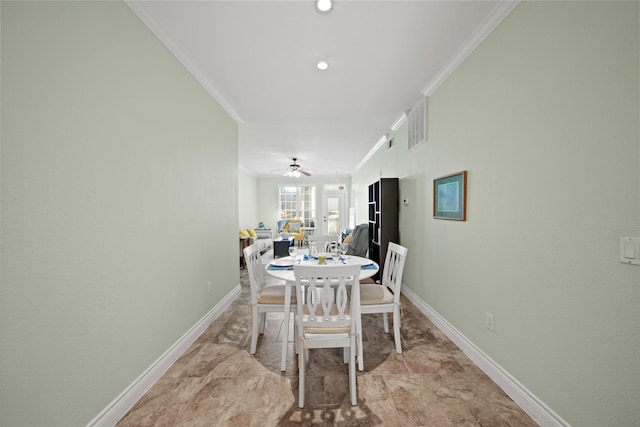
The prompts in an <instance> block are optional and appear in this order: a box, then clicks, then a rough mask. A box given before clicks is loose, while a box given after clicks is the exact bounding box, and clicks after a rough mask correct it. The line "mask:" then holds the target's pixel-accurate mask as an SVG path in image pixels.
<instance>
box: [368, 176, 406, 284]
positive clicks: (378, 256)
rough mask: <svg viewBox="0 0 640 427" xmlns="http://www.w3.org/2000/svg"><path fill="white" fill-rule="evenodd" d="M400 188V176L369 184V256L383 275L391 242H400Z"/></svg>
mask: <svg viewBox="0 0 640 427" xmlns="http://www.w3.org/2000/svg"><path fill="white" fill-rule="evenodd" d="M399 193H400V189H399V182H398V178H380V180H378V181H376V182H374V183H373V184H371V185H370V186H369V258H370V259H371V260H372V261H375V262H377V263H378V265H379V266H380V271H379V272H378V274H377V275H376V277H375V278H376V279H379V278H380V277H381V276H382V270H383V268H384V260H385V258H386V256H387V247H388V246H389V242H394V243H398V244H400V226H399V223H398V221H399V218H398V217H399V214H400V212H399V211H400V195H399Z"/></svg>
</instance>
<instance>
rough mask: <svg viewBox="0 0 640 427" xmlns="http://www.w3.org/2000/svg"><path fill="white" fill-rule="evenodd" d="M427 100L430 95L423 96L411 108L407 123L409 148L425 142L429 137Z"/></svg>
mask: <svg viewBox="0 0 640 427" xmlns="http://www.w3.org/2000/svg"><path fill="white" fill-rule="evenodd" d="M427 100H428V97H426V96H424V97H422V98H421V99H420V100H419V101H418V102H416V103H415V104H414V106H413V107H411V110H409V113H408V114H407V123H408V125H409V138H408V139H409V149H412V148H414V147H415V146H417V145H418V144H421V143H423V142H425V141H426V140H427V138H428V134H427Z"/></svg>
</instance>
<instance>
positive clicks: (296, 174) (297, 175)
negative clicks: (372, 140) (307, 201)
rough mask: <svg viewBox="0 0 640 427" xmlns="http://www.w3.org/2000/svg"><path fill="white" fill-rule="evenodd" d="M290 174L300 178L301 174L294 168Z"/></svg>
mask: <svg viewBox="0 0 640 427" xmlns="http://www.w3.org/2000/svg"><path fill="white" fill-rule="evenodd" d="M291 175H292V176H293V177H294V178H300V175H302V174H301V173H300V172H299V171H298V170H297V169H296V170H294V171H293V172H292V173H291Z"/></svg>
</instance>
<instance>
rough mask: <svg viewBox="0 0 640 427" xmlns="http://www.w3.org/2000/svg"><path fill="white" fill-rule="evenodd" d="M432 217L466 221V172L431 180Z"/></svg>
mask: <svg viewBox="0 0 640 427" xmlns="http://www.w3.org/2000/svg"><path fill="white" fill-rule="evenodd" d="M433 217H434V218H437V219H452V220H456V221H466V220H467V171H462V172H458V173H454V174H451V175H447V176H443V177H440V178H436V179H434V180H433Z"/></svg>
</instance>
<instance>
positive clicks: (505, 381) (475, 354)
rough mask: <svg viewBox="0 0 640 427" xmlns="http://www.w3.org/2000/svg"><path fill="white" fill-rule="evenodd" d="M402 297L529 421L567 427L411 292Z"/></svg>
mask: <svg viewBox="0 0 640 427" xmlns="http://www.w3.org/2000/svg"><path fill="white" fill-rule="evenodd" d="M402 294H403V295H404V296H406V297H407V299H408V300H409V301H411V302H412V303H413V304H414V305H415V306H416V307H417V308H418V309H419V310H420V311H421V312H422V314H424V315H425V316H427V318H429V320H431V322H433V324H434V325H435V326H436V327H437V328H438V329H440V330H441V331H442V332H443V333H444V334H445V335H446V336H447V337H448V338H449V339H450V340H451V341H453V343H454V344H455V345H457V346H458V347H459V348H460V350H462V351H463V352H464V353H465V354H466V355H467V356H469V358H470V359H471V360H472V361H473V363H475V364H476V365H477V366H478V367H479V368H480V369H481V370H482V371H483V372H484V373H485V374H487V375H488V376H489V378H491V379H492V380H493V381H494V382H495V383H496V384H497V385H498V386H499V387H500V388H501V389H502V390H503V391H504V392H505V393H507V395H509V397H511V399H513V401H514V402H516V403H517V404H518V405H519V406H520V407H521V408H522V409H523V410H524V411H525V412H526V413H527V414H529V416H531V418H533V419H534V420H535V421H536V422H537V423H538V424H539V425H540V426H542V427H570V424H569V423H567V422H566V421H564V420H563V419H562V418H561V417H560V416H559V415H558V414H556V413H555V412H554V411H553V410H552V409H551V408H549V407H548V406H547V405H545V404H544V402H542V401H541V400H540V399H538V398H537V397H536V396H535V395H534V394H533V393H531V392H530V391H529V390H528V389H527V388H526V387H525V386H524V385H522V384H521V383H520V382H519V381H518V380H517V379H515V378H514V377H513V376H511V375H510V374H509V373H508V372H507V371H505V370H504V369H503V368H502V367H501V366H500V365H498V364H497V363H496V362H495V361H494V360H493V359H491V358H490V357H489V356H487V355H486V354H485V353H484V352H483V351H482V350H480V348H478V347H477V346H476V345H475V344H474V343H473V342H471V341H470V340H469V339H468V338H467V337H465V336H464V335H462V333H460V331H458V330H457V329H456V328H455V327H454V326H453V325H451V324H450V323H449V322H447V320H446V319H445V318H443V317H442V316H440V315H439V314H438V313H437V312H436V311H435V310H434V309H432V308H431V307H429V305H428V304H427V303H425V302H424V301H423V300H422V299H420V297H418V296H417V295H416V294H415V293H414V292H413V291H412V290H411V289H408V288H407V287H404V286H403V287H402Z"/></svg>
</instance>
